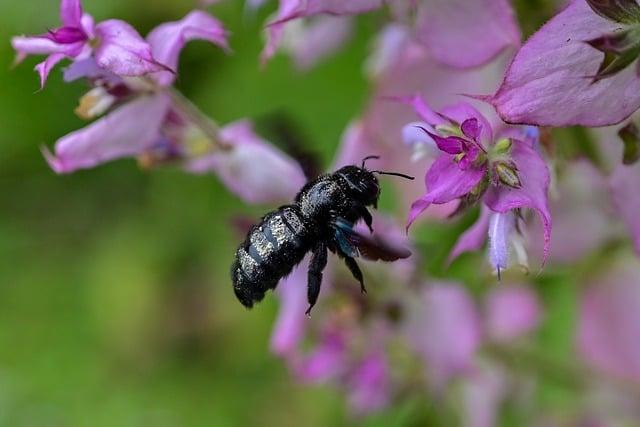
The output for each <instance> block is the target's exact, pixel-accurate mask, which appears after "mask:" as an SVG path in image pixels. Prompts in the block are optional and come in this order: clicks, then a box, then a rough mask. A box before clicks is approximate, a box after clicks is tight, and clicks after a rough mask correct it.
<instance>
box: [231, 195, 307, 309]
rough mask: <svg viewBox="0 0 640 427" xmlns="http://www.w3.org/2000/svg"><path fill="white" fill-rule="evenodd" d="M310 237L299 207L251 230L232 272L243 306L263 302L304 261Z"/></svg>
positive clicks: (284, 210)
mask: <svg viewBox="0 0 640 427" xmlns="http://www.w3.org/2000/svg"><path fill="white" fill-rule="evenodd" d="M309 233H310V231H309V230H308V228H307V227H306V226H305V224H304V222H303V218H302V215H301V214H300V211H299V209H298V208H297V207H296V206H285V207H283V208H281V209H279V210H277V211H275V212H272V213H270V214H268V215H266V216H265V217H264V218H263V219H262V222H261V223H260V224H259V225H257V226H254V227H252V228H251V230H250V231H249V234H248V235H247V238H246V240H245V241H244V242H243V243H242V245H240V247H239V248H238V250H237V251H236V259H235V262H234V263H233V266H232V270H231V277H232V280H233V289H234V291H235V294H236V296H237V297H238V299H239V300H240V302H241V303H242V304H243V305H245V306H247V307H251V306H253V304H254V303H255V302H258V301H261V300H262V298H264V294H265V292H266V291H267V290H269V289H274V288H275V287H276V285H277V284H278V282H279V281H280V279H281V278H282V277H284V276H286V275H287V274H289V273H290V272H291V270H292V269H293V267H294V266H295V265H296V264H298V263H299V262H300V261H302V258H304V255H305V253H306V252H307V251H308V249H309V243H308V242H309Z"/></svg>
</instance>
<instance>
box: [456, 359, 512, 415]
mask: <svg viewBox="0 0 640 427" xmlns="http://www.w3.org/2000/svg"><path fill="white" fill-rule="evenodd" d="M508 379H509V378H508V377H507V375H506V374H505V372H502V370H501V369H499V368H498V367H497V366H494V365H491V364H489V365H487V366H481V367H479V368H478V369H477V370H476V371H474V372H473V373H472V374H470V375H468V376H467V377H466V378H465V381H464V383H463V384H462V393H463V394H462V404H463V409H464V424H461V425H463V426H464V427H494V426H496V425H499V424H498V423H497V421H498V420H499V416H500V404H501V403H502V401H503V400H504V399H505V398H506V397H507V392H508Z"/></svg>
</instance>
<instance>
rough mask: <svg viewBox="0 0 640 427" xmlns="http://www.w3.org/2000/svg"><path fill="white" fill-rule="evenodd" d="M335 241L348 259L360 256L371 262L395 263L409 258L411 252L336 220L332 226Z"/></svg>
mask: <svg viewBox="0 0 640 427" xmlns="http://www.w3.org/2000/svg"><path fill="white" fill-rule="evenodd" d="M334 228H335V230H336V241H337V243H338V246H339V247H340V249H341V250H342V252H343V253H344V254H345V255H346V256H349V257H357V256H358V255H361V256H362V257H363V258H365V259H368V260H371V261H386V262H391V261H397V260H399V259H404V258H409V257H410V256H411V251H410V250H409V249H407V248H405V247H402V246H399V245H397V244H394V243H393V242H392V241H391V240H390V239H388V238H385V237H384V236H381V235H373V234H371V235H366V234H362V233H359V232H357V231H355V230H354V229H353V226H352V225H351V224H349V223H348V222H347V221H344V220H342V219H340V218H339V219H338V220H337V221H336V222H335V226H334Z"/></svg>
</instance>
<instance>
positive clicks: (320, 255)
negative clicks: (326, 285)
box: [305, 243, 327, 316]
mask: <svg viewBox="0 0 640 427" xmlns="http://www.w3.org/2000/svg"><path fill="white" fill-rule="evenodd" d="M326 266H327V247H326V245H325V244H324V243H319V244H318V245H317V246H316V247H315V249H314V250H313V254H312V256H311V262H310V263H309V273H308V284H307V299H308V301H309V308H308V309H307V311H306V312H305V314H306V315H307V316H309V315H310V314H311V309H312V308H313V306H314V305H316V301H317V300H318V295H319V294H320V285H321V284H322V270H324V268H325V267H326Z"/></svg>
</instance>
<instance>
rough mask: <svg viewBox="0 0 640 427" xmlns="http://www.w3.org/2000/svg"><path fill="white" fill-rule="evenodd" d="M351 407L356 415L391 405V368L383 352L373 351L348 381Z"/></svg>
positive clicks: (360, 363) (361, 362)
mask: <svg viewBox="0 0 640 427" xmlns="http://www.w3.org/2000/svg"><path fill="white" fill-rule="evenodd" d="M347 388H348V394H349V396H348V401H349V406H350V408H351V410H352V411H353V413H354V414H355V415H363V414H367V413H370V412H375V411H379V410H380V409H383V408H384V407H386V406H387V405H388V404H389V401H390V399H391V396H390V394H391V390H390V388H391V383H390V378H389V366H388V362H387V359H386V357H385V355H384V353H383V352H382V351H375V350H374V351H372V352H371V353H369V354H367V355H366V356H365V357H364V358H363V359H362V360H360V361H359V363H358V365H357V367H356V368H355V369H354V371H353V372H352V373H351V375H350V376H349V378H348V379H347Z"/></svg>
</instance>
